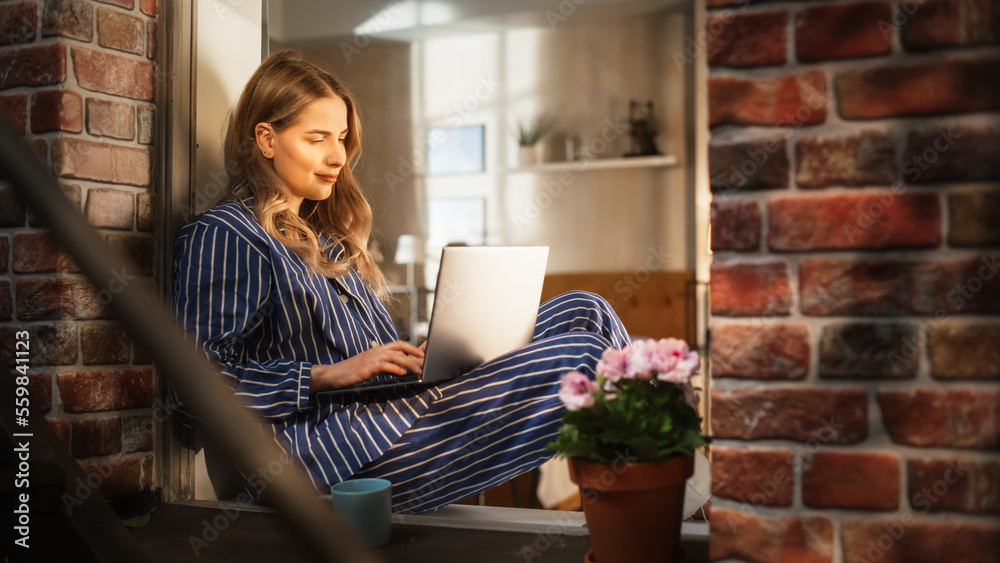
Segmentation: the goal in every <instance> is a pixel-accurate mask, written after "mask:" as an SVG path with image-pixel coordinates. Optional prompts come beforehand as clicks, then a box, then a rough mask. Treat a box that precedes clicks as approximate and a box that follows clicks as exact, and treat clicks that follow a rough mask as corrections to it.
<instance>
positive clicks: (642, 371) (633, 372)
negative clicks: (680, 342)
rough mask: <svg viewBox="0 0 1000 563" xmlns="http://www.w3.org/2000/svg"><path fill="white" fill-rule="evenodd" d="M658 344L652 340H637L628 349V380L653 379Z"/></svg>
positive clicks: (626, 373) (626, 372) (626, 375)
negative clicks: (654, 359) (654, 358)
mask: <svg viewBox="0 0 1000 563" xmlns="http://www.w3.org/2000/svg"><path fill="white" fill-rule="evenodd" d="M655 352H656V343H655V342H654V341H652V340H637V341H635V342H633V343H632V346H631V347H630V348H628V363H627V364H626V368H625V377H626V378H627V379H646V380H649V379H653V370H654V369H655V368H656V366H655V365H654V364H653V355H654V354H655Z"/></svg>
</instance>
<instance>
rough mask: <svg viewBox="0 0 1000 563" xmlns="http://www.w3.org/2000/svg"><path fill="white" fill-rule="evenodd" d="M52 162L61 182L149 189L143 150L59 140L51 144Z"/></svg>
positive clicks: (64, 139) (146, 164) (146, 160)
mask: <svg viewBox="0 0 1000 563" xmlns="http://www.w3.org/2000/svg"><path fill="white" fill-rule="evenodd" d="M52 161H53V165H54V166H55V168H56V170H57V171H58V173H59V176H61V177H63V178H80V179H84V180H96V181H98V182H109V183H113V184H128V185H132V186H143V187H144V186H148V185H149V175H150V169H149V166H150V157H149V151H147V150H144V149H135V148H131V147H123V146H119V145H111V144H105V143H95V142H93V141H86V140H83V139H70V138H59V139H56V140H55V141H54V142H53V144H52Z"/></svg>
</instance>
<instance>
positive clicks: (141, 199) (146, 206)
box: [135, 193, 155, 232]
mask: <svg viewBox="0 0 1000 563" xmlns="http://www.w3.org/2000/svg"><path fill="white" fill-rule="evenodd" d="M154 227H155V221H154V219H153V194H148V193H147V194H137V195H136V196H135V228H137V229H139V230H140V231H146V232H152V231H153V228H154Z"/></svg>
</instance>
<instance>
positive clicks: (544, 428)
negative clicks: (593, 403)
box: [173, 52, 628, 513]
mask: <svg viewBox="0 0 1000 563" xmlns="http://www.w3.org/2000/svg"><path fill="white" fill-rule="evenodd" d="M360 146H361V124H360V121H359V119H358V113H357V108H356V104H355V102H354V99H353V98H352V96H351V95H350V93H349V92H348V91H347V90H346V89H345V88H344V86H343V85H342V84H341V83H340V82H339V81H338V80H337V79H336V78H334V77H333V76H332V75H330V74H329V73H327V72H325V71H323V70H322V69H320V68H318V67H316V66H314V65H312V64H310V63H308V62H305V61H303V60H301V59H299V58H297V57H296V56H294V55H292V54H289V53H287V52H286V53H280V54H277V55H274V56H272V57H270V58H268V59H267V60H266V61H264V62H263V63H262V64H261V66H260V68H259V69H258V70H257V71H256V73H255V74H254V75H253V77H251V79H250V81H249V82H248V83H247V85H246V87H245V89H244V91H243V93H242V95H241V96H240V99H239V102H238V104H237V106H236V109H235V111H234V113H233V115H232V117H231V120H230V124H229V128H228V132H227V135H226V145H225V147H226V149H225V150H226V157H227V161H228V162H230V163H236V164H238V166H239V172H238V173H237V174H236V176H235V177H234V178H232V185H231V187H232V191H233V194H232V195H231V197H230V198H229V199H228V200H227V201H224V202H223V203H221V204H219V205H218V206H216V207H215V208H213V209H210V210H209V211H207V212H205V213H203V214H201V215H199V216H198V217H196V218H195V219H194V220H192V221H191V222H190V223H189V224H187V225H186V226H185V227H183V229H182V230H181V232H180V235H179V237H178V239H177V243H176V249H175V262H174V270H173V275H174V280H175V286H174V294H173V308H174V314H175V315H176V317H177V318H178V320H179V321H180V323H181V324H182V325H183V326H184V328H185V330H186V331H187V334H188V335H189V337H191V338H192V339H193V340H194V341H195V342H196V344H197V345H198V346H199V347H200V348H201V349H202V350H203V351H204V353H205V354H206V355H207V356H208V357H209V359H210V360H211V361H213V362H214V363H215V364H216V365H217V366H218V367H219V368H220V370H221V372H222V374H223V376H224V377H225V378H226V379H227V381H228V382H229V383H230V384H231V385H232V387H233V389H234V390H235V393H236V395H237V396H238V397H239V398H241V399H242V400H243V401H244V402H245V404H246V405H247V406H248V407H249V408H250V409H252V410H253V411H254V412H256V413H257V414H258V415H260V416H261V417H262V418H263V419H264V420H266V422H267V423H268V424H266V425H265V426H266V428H267V429H268V431H269V432H270V433H271V434H272V435H273V437H274V440H275V441H276V442H277V443H278V444H279V445H280V446H281V448H282V449H283V451H284V452H285V453H286V454H287V455H288V456H289V457H290V458H291V459H292V460H293V462H295V463H298V464H299V465H301V466H302V467H303V468H304V469H305V470H306V473H307V474H308V476H309V478H310V479H311V480H312V482H313V484H314V485H315V486H316V488H317V489H318V490H319V491H323V492H325V491H326V490H327V488H328V486H329V485H330V484H333V483H337V482H340V481H343V480H345V479H348V478H351V477H354V476H365V477H383V478H386V479H389V480H390V481H392V483H393V489H392V492H393V504H394V510H395V511H396V512H410V513H414V512H424V511H428V510H433V509H436V508H439V507H441V506H443V505H445V504H448V503H451V502H454V501H456V500H460V499H462V498H465V497H468V496H471V495H474V494H476V493H479V492H481V491H483V490H485V489H488V488H490V487H492V486H494V485H496V484H499V483H501V482H503V481H505V480H507V479H510V478H511V477H513V476H515V475H518V474H520V473H523V472H525V471H528V470H530V469H532V468H533V467H536V466H538V465H539V464H541V463H542V462H543V461H545V460H546V459H547V458H548V457H550V455H551V453H550V452H548V451H546V450H545V449H544V446H545V444H546V443H548V442H549V441H550V440H552V439H553V438H554V435H555V433H556V431H557V429H558V427H559V425H560V419H561V416H562V406H561V404H560V402H559V400H558V399H557V397H556V394H557V392H558V389H559V380H560V376H561V375H562V374H563V373H565V372H566V371H569V370H579V371H583V372H585V373H589V374H593V370H594V366H595V365H596V363H597V360H598V359H599V358H600V355H601V353H602V352H603V350H604V349H605V348H607V347H608V346H615V347H619V348H620V347H622V346H624V345H627V343H628V337H627V336H626V334H625V331H624V330H623V328H622V326H621V323H620V321H619V320H618V318H617V317H616V316H615V314H614V312H613V311H612V310H611V308H610V307H609V306H608V304H607V303H606V302H605V301H604V300H603V299H601V298H600V297H597V296H594V295H591V294H585V293H580V292H575V293H568V294H565V295H563V296H560V297H558V298H556V299H554V300H552V301H549V302H547V303H545V304H543V305H542V307H541V308H540V309H539V315H538V322H537V326H536V329H535V334H534V340H533V341H532V343H531V344H529V345H528V346H526V347H524V348H522V349H519V350H516V351H514V352H511V353H509V354H507V355H505V356H503V357H501V358H498V359H496V360H494V361H491V362H488V363H486V364H483V365H481V366H479V367H478V368H476V369H475V370H473V371H472V372H471V373H469V374H467V375H465V376H463V377H460V378H458V379H454V380H451V381H448V382H445V383H441V384H437V385H424V386H416V387H405V388H397V389H391V390H382V391H369V392H364V393H357V394H340V395H332V396H331V395H329V394H324V395H317V394H316V392H318V391H322V390H325V389H331V388H336V387H342V386H346V385H350V384H353V383H355V382H358V381H362V380H365V379H368V378H371V377H373V376H376V375H380V374H392V375H403V374H406V373H408V372H410V373H419V372H420V369H421V367H422V364H423V349H422V348H417V347H415V346H413V345H411V344H408V343H406V342H402V341H399V340H398V339H397V336H396V332H395V329H394V327H393V324H392V321H391V319H390V316H389V314H388V312H387V311H386V309H385V307H384V306H383V304H382V302H381V300H380V297H381V296H382V295H383V291H384V286H385V279H384V277H383V275H382V273H381V272H380V271H379V269H378V267H377V266H376V264H375V263H374V261H373V260H372V257H371V256H370V255H369V253H368V252H367V250H366V249H367V244H368V236H369V232H370V230H371V225H372V214H371V209H370V208H369V206H368V203H367V202H366V200H365V198H364V196H363V195H362V193H361V191H360V189H359V188H358V185H357V182H356V181H355V180H354V177H353V176H352V174H351V167H352V165H353V164H354V163H355V162H356V161H357V159H358V156H359V152H360ZM175 401H176V399H175ZM178 407H179V411H180V412H181V413H182V415H186V413H184V412H183V406H180V405H178ZM183 418H184V416H182V419H183ZM187 422H188V423H189V424H192V425H194V424H196V422H195V421H194V420H192V419H190V418H188V419H187ZM249 488H250V489H252V486H251V487H249ZM250 492H251V494H254V495H255V498H259V497H257V496H256V494H255V493H256V491H253V490H251V491H250Z"/></svg>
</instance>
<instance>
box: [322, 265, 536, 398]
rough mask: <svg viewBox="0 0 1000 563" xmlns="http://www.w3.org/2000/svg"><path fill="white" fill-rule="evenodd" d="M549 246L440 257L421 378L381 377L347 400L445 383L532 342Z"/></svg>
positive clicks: (353, 389) (363, 384) (355, 387)
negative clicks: (362, 394)
mask: <svg viewBox="0 0 1000 563" xmlns="http://www.w3.org/2000/svg"><path fill="white" fill-rule="evenodd" d="M548 255H549V248H548V247H547V246H449V247H446V248H445V249H444V250H443V251H442V252H441V267H440V269H439V270H438V277H437V286H436V288H435V290H434V307H433V310H432V311H431V320H430V326H429V327H428V332H427V349H426V350H425V352H424V369H423V373H421V374H420V375H406V376H401V377H395V376H392V375H379V376H376V377H373V378H371V379H369V380H366V381H362V382H360V383H358V384H355V385H352V386H350V387H344V388H340V389H332V390H329V391H322V392H321V393H323V394H342V393H355V392H359V391H368V390H371V389H384V388H387V387H398V386H400V385H413V384H419V383H431V382H435V381H444V380H446V379H452V378H455V377H459V376H461V375H464V374H466V373H469V372H470V371H472V370H473V369H474V368H476V367H477V366H479V365H481V364H483V363H485V362H488V361H490V360H492V359H494V358H497V357H499V356H502V355H503V354H506V353H507V352H510V351H511V350H514V349H516V348H520V347H521V346H524V345H525V344H528V343H529V342H531V338H532V335H533V334H534V331H535V321H536V317H537V315H538V305H539V300H540V299H541V296H542V282H543V281H544V279H545V263H546V261H547V260H548Z"/></svg>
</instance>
